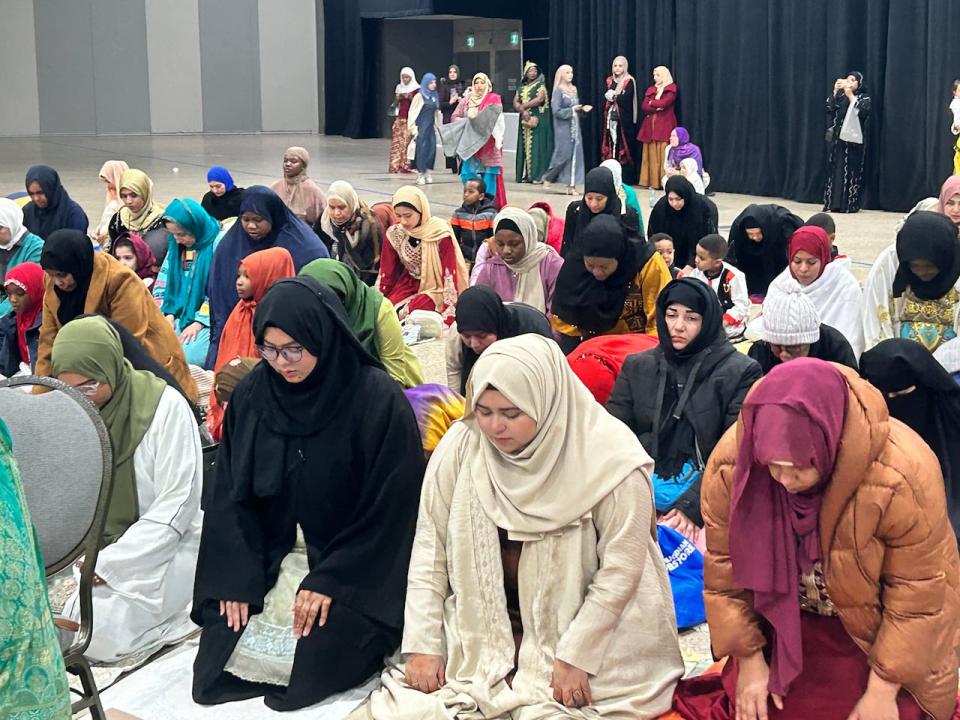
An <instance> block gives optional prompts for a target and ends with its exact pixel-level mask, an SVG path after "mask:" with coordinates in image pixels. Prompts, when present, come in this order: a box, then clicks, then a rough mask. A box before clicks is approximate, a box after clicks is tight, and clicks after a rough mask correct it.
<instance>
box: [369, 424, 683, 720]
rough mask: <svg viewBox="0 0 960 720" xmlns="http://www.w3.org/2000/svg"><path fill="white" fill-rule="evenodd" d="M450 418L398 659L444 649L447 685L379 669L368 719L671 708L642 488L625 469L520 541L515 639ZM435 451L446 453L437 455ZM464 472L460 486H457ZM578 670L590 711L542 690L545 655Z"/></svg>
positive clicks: (671, 645) (514, 719)
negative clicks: (578, 511) (585, 509)
mask: <svg viewBox="0 0 960 720" xmlns="http://www.w3.org/2000/svg"><path fill="white" fill-rule="evenodd" d="M461 432H465V428H464V427H463V426H462V425H461V424H460V423H456V424H455V425H454V426H453V428H451V430H450V431H449V432H448V434H447V436H445V437H444V439H443V441H441V447H440V448H438V450H437V453H436V454H435V455H434V457H433V458H432V459H431V462H430V465H429V466H428V468H427V475H426V478H425V479H424V484H423V491H422V494H421V498H420V513H419V516H418V519H417V534H416V539H415V540H414V545H413V553H412V556H411V559H410V571H409V580H408V585H407V599H406V613H405V618H404V629H403V642H402V645H401V652H402V653H403V654H410V653H423V654H432V655H441V656H443V657H444V658H445V660H446V679H447V683H446V685H444V686H443V687H442V688H441V689H440V690H438V691H437V692H434V693H432V694H430V695H425V694H423V693H421V692H420V691H419V690H415V689H412V688H410V687H409V686H407V684H406V683H405V681H404V671H403V667H402V665H399V664H397V663H396V662H395V661H396V658H394V662H391V663H388V666H387V668H386V669H385V670H384V672H383V674H382V676H381V680H382V682H383V688H382V689H381V690H379V691H377V692H375V693H374V694H373V695H372V696H371V701H370V707H369V711H370V715H371V716H372V717H373V718H375V719H376V720H452V719H454V718H455V719H456V720H481V719H483V720H493V719H494V718H496V719H497V720H501V719H503V720H507V719H509V720H547V719H551V720H552V719H553V718H557V719H558V720H559V718H574V719H577V720H586V719H587V718H594V719H596V718H617V719H621V718H622V719H624V720H626V719H627V718H631V719H633V720H648V719H652V718H656V717H658V716H659V715H661V714H662V713H665V712H666V711H667V710H669V709H670V703H671V701H672V697H673V690H674V687H675V685H676V682H677V680H678V679H679V678H680V677H681V675H682V674H683V660H682V658H681V656H680V649H679V646H678V643H677V634H676V631H675V627H676V620H675V616H674V609H673V600H672V596H671V593H670V584H669V579H668V576H667V570H666V565H665V564H664V562H663V559H662V555H661V553H660V549H659V546H658V545H657V541H656V540H655V539H654V537H653V535H652V534H651V529H652V525H651V518H652V515H653V503H652V497H651V496H652V490H651V486H650V481H649V479H648V478H646V477H644V476H643V475H642V474H641V473H640V472H634V473H632V474H631V475H629V476H628V477H627V478H626V479H625V480H624V481H623V482H622V483H621V484H620V485H618V486H617V488H616V489H615V490H614V491H613V492H612V493H611V494H610V495H608V496H607V497H605V498H604V499H603V500H601V501H600V503H599V504H598V505H596V506H595V507H594V508H593V510H592V511H591V512H590V513H589V514H588V515H587V517H585V518H582V519H581V521H580V522H579V523H576V524H573V525H571V526H569V527H566V528H563V529H562V530H560V531H558V532H555V533H552V534H547V535H545V536H542V537H540V538H538V539H536V540H527V541H525V542H524V545H523V550H522V553H521V556H520V565H519V569H518V578H519V595H520V612H521V618H522V622H523V639H522V641H521V645H520V655H519V662H518V667H517V672H516V675H515V677H514V678H513V683H512V688H511V687H509V686H508V684H507V682H506V677H507V675H508V673H510V671H511V670H512V668H513V666H514V652H515V646H514V638H513V634H512V632H511V625H510V619H509V616H508V614H507V602H506V594H505V591H504V585H503V565H502V562H501V555H500V543H499V539H498V536H497V528H496V526H495V525H494V524H493V521H492V520H490V519H489V517H488V516H487V514H486V513H485V511H484V510H483V508H482V506H481V504H480V501H479V499H478V497H477V493H476V490H475V489H474V485H473V483H472V482H471V481H470V480H469V476H468V475H467V476H464V475H462V474H461V473H460V460H459V459H458V458H457V457H456V455H457V452H456V450H455V448H457V447H459V446H460V445H461V444H462V443H461V438H462V436H461V435H458V433H461ZM444 445H445V446H446V447H445V448H444ZM464 477H466V478H467V479H466V480H463V479H462V478H464ZM556 658H559V659H561V660H563V661H565V662H567V663H570V664H571V665H574V666H575V667H578V668H581V669H583V670H585V671H586V672H587V673H588V674H589V682H590V688H591V692H592V694H593V700H594V704H593V705H591V706H589V707H586V708H583V709H575V708H566V707H563V706H562V705H560V704H558V703H557V702H555V701H554V700H553V691H552V690H551V689H550V688H549V682H550V672H551V670H552V668H553V662H554V659H556Z"/></svg>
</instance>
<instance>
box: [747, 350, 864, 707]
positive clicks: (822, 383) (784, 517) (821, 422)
mask: <svg viewBox="0 0 960 720" xmlns="http://www.w3.org/2000/svg"><path fill="white" fill-rule="evenodd" d="M849 392H850V390H849V387H848V386H847V381H846V380H845V379H844V377H843V375H842V374H841V373H840V371H838V370H837V369H836V368H835V367H833V366H832V365H830V363H827V362H824V361H823V360H816V359H814V358H799V359H797V360H791V361H790V362H788V363H783V364H781V365H778V366H777V367H775V368H774V369H773V370H771V371H770V373H769V374H768V375H767V376H766V377H765V378H764V379H763V381H762V382H761V383H760V384H759V385H758V386H757V387H756V389H754V391H753V392H752V393H751V394H750V395H749V396H748V397H747V399H746V401H745V402H744V404H743V410H742V411H741V415H740V417H741V421H742V423H743V435H742V439H741V440H740V447H739V449H738V451H737V463H736V469H735V471H734V476H733V493H732V497H731V501H730V528H729V542H730V561H731V564H732V565H733V577H734V580H735V581H736V583H737V584H738V585H739V586H740V587H741V588H743V589H744V590H750V591H752V592H753V607H754V609H755V610H756V611H757V612H758V613H759V614H760V615H762V616H763V617H764V618H765V619H766V620H767V622H769V623H770V625H771V627H772V628H773V643H772V651H771V658H770V681H769V685H768V688H769V690H770V692H772V693H776V694H777V695H781V696H783V695H786V693H787V691H788V690H789V689H790V683H791V682H792V681H793V680H794V679H795V678H796V677H797V676H798V675H799V674H800V673H801V672H802V671H803V644H802V640H801V636H800V575H801V574H802V573H809V572H810V570H811V569H812V568H813V565H814V563H816V562H817V561H818V560H820V537H819V520H820V505H821V503H822V502H823V494H824V491H825V489H826V487H827V485H828V483H829V482H830V476H831V475H832V474H833V468H834V464H835V462H836V458H837V451H838V449H839V446H840V436H841V434H842V432H843V423H844V420H845V419H846V415H847V398H848V396H849ZM774 461H786V462H791V463H793V464H794V465H795V466H797V467H798V468H810V467H813V468H816V469H817V471H818V472H819V473H820V477H821V482H820V484H819V485H818V486H817V487H816V488H814V489H813V490H811V491H809V492H805V493H796V494H793V493H788V492H787V491H786V489H785V488H784V487H783V486H782V485H781V484H780V483H778V482H777V481H775V480H774V479H773V478H772V477H771V475H770V471H769V469H768V467H767V466H768V465H769V464H770V463H771V462H774Z"/></svg>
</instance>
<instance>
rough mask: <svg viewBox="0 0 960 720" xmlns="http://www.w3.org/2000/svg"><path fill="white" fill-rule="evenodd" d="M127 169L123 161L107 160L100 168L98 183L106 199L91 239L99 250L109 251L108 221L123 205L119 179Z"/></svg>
mask: <svg viewBox="0 0 960 720" xmlns="http://www.w3.org/2000/svg"><path fill="white" fill-rule="evenodd" d="M129 169H130V166H129V165H127V163H126V162H124V161H123V160H107V161H106V162H105V163H104V164H103V166H102V167H101V168H100V182H102V183H103V186H104V190H105V191H106V198H105V199H104V202H103V213H102V214H101V215H100V222H99V223H98V224H97V227H96V228H94V230H93V239H94V240H95V241H96V242H97V244H98V245H100V249H101V250H109V249H110V248H109V247H107V246H108V245H109V243H108V242H107V241H108V240H109V239H110V234H109V228H110V220H111V218H113V216H114V215H115V214H116V212H117V210H119V209H120V206H121V205H123V203H122V202H121V201H120V179H121V178H122V177H123V174H124V173H125V172H126V171H127V170H129Z"/></svg>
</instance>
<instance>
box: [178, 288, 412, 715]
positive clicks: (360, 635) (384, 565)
mask: <svg viewBox="0 0 960 720" xmlns="http://www.w3.org/2000/svg"><path fill="white" fill-rule="evenodd" d="M254 335H255V337H256V343H257V349H258V352H259V354H260V357H261V358H262V361H261V362H260V363H259V364H258V365H257V367H256V368H254V370H253V371H252V372H251V373H250V374H249V375H248V376H247V377H246V378H245V379H244V380H243V381H242V382H241V383H240V384H239V385H238V386H237V387H236V389H235V390H234V392H233V395H232V396H231V398H230V402H229V404H228V405H227V409H226V418H225V421H224V425H223V436H222V440H221V443H220V452H219V456H218V461H217V474H216V477H215V479H214V480H213V482H210V483H208V484H207V486H206V488H205V493H204V524H203V535H202V537H201V541H200V557H199V561H198V564H197V575H196V578H197V582H196V589H195V593H194V601H193V611H192V613H193V614H192V617H193V620H194V622H195V623H197V624H198V625H200V626H201V627H202V628H203V633H202V635H201V636H200V648H199V652H198V654H197V659H196V662H195V664H194V679H193V699H194V701H196V702H198V703H201V704H204V705H211V704H219V703H224V702H231V701H235V700H243V699H247V698H252V697H258V696H263V697H264V702H265V703H266V705H267V707H269V708H271V709H273V710H294V709H297V708H302V707H306V706H308V705H313V704H315V703H318V702H320V701H322V700H324V699H325V698H327V697H329V696H331V695H333V694H334V693H339V692H342V691H344V690H347V689H349V688H352V687H355V686H357V685H359V684H361V683H363V682H364V681H365V680H367V679H368V678H370V676H371V675H372V674H373V673H374V672H376V671H377V670H378V669H379V668H380V667H381V666H382V663H383V658H384V657H385V656H387V655H390V654H391V653H392V652H393V651H394V650H395V649H396V647H397V645H398V644H399V642H400V634H401V628H402V626H403V609H404V596H405V590H406V582H407V565H408V564H409V560H410V550H411V546H412V544H413V536H414V530H415V526H416V522H417V507H418V502H419V499H420V484H421V482H422V479H423V470H424V460H423V451H422V449H421V441H420V434H419V431H418V429H417V422H416V419H415V417H414V414H413V411H412V410H411V408H410V404H409V403H408V402H407V400H406V398H405V397H404V394H403V390H402V389H401V387H400V385H399V384H398V383H397V382H395V381H394V380H393V379H392V378H391V377H390V376H389V375H388V374H387V373H386V372H385V371H384V370H383V368H382V366H381V365H380V363H379V362H377V361H376V360H375V359H374V358H373V357H372V356H371V355H370V354H369V353H368V352H366V351H365V350H364V349H363V346H362V345H361V344H360V342H359V341H358V340H357V339H356V337H355V335H354V333H353V330H352V329H351V327H350V323H349V319H348V317H347V314H346V312H345V311H344V308H343V305H342V304H341V303H340V300H339V299H338V297H337V294H336V293H335V292H334V291H333V290H331V289H330V288H329V287H327V286H325V285H323V284H321V283H319V282H317V281H316V280H315V279H313V278H311V277H304V276H300V277H296V278H287V279H283V280H279V281H278V282H276V283H275V284H274V286H273V287H272V288H271V289H270V290H269V291H268V292H267V294H266V295H265V296H264V298H263V300H261V301H260V302H259V303H258V305H257V309H256V314H255V315H254Z"/></svg>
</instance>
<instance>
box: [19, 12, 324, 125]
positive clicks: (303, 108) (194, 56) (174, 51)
mask: <svg viewBox="0 0 960 720" xmlns="http://www.w3.org/2000/svg"><path fill="white" fill-rule="evenodd" d="M0 29H2V30H3V41H2V42H0V97H4V98H15V99H16V101H15V102H8V103H7V104H6V106H5V107H4V108H3V110H2V111H0V136H3V135H35V134H38V133H39V134H114V133H123V134H127V133H130V134H133V133H150V132H154V133H171V132H261V131H264V132H317V131H318V130H319V128H320V113H321V102H322V98H323V88H324V76H323V69H324V62H323V53H322V47H323V46H322V38H323V0H0ZM318 47H319V48H320V50H321V52H320V53H319V54H318V52H317V49H318Z"/></svg>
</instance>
